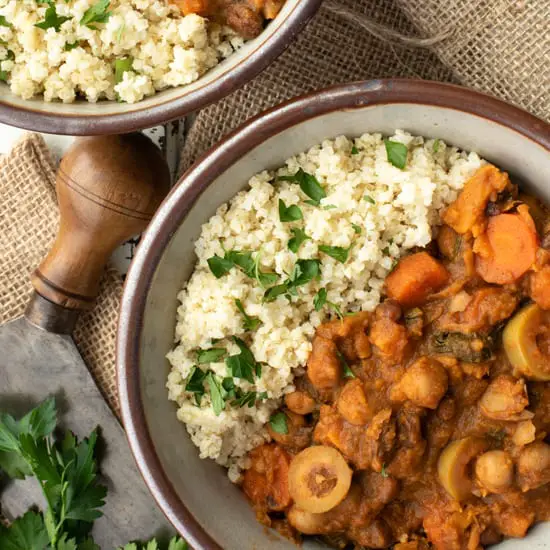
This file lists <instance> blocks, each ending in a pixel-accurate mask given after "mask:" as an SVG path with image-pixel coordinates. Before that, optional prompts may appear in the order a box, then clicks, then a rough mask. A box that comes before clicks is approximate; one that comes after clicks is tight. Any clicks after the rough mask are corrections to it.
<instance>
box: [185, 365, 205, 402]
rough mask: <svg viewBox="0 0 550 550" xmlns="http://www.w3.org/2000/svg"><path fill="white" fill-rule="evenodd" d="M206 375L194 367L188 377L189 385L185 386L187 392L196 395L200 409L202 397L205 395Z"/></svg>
mask: <svg viewBox="0 0 550 550" xmlns="http://www.w3.org/2000/svg"><path fill="white" fill-rule="evenodd" d="M205 378H206V373H205V372H204V371H202V370H201V369H200V368H199V367H197V366H194V367H193V368H192V369H191V372H190V373H189V376H188V377H187V384H186V385H185V391H188V392H191V393H194V394H195V402H196V403H197V405H198V406H199V407H200V404H201V399H202V396H203V395H204V393H205V391H204V380H205Z"/></svg>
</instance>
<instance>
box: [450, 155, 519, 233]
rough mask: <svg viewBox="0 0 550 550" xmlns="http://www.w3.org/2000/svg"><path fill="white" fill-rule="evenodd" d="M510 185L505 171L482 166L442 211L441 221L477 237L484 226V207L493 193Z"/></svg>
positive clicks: (456, 229)
mask: <svg viewBox="0 0 550 550" xmlns="http://www.w3.org/2000/svg"><path fill="white" fill-rule="evenodd" d="M508 186H511V182H510V178H509V177H508V174H507V173H506V172H501V171H500V170H499V169H498V168H496V167H495V166H493V165H492V164H488V165H486V166H482V167H481V168H479V169H478V170H477V171H476V172H475V174H474V175H473V176H472V177H471V178H470V179H469V180H468V181H467V182H466V185H464V188H463V189H462V191H461V192H460V195H459V196H458V198H457V199H456V200H455V201H454V202H453V203H452V204H451V205H450V206H449V207H448V208H447V210H445V212H443V215H442V216H441V217H442V219H443V221H444V222H445V223H446V224H447V225H450V226H451V227H452V228H453V229H454V230H455V231H456V232H457V233H460V234H464V233H467V232H468V231H471V232H472V233H473V234H474V237H477V235H479V234H480V233H482V232H483V230H484V228H485V221H486V218H485V208H486V206H487V204H488V202H489V200H490V199H491V197H492V196H493V195H494V197H495V198H496V195H497V194H498V193H500V192H501V191H504V189H506V188H507V187H508Z"/></svg>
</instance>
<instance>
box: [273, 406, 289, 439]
mask: <svg viewBox="0 0 550 550" xmlns="http://www.w3.org/2000/svg"><path fill="white" fill-rule="evenodd" d="M269 425H270V426H271V429H272V430H273V431H274V432H275V433H278V434H287V433H288V424H287V418H286V414H285V413H284V412H281V411H279V412H276V413H275V414H274V415H272V416H271V418H270V419H269Z"/></svg>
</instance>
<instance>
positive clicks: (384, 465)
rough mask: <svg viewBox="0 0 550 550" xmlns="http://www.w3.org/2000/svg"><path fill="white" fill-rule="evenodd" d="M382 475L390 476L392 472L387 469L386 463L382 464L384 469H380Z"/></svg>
mask: <svg viewBox="0 0 550 550" xmlns="http://www.w3.org/2000/svg"><path fill="white" fill-rule="evenodd" d="M380 475H381V476H382V477H390V474H388V472H387V471H386V464H385V463H384V464H382V469H381V470H380Z"/></svg>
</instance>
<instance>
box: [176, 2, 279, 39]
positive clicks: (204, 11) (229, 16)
mask: <svg viewBox="0 0 550 550" xmlns="http://www.w3.org/2000/svg"><path fill="white" fill-rule="evenodd" d="M170 2H171V3H172V4H175V5H176V6H178V8H179V9H180V11H181V12H182V13H183V14H184V15H189V14H191V13H195V14H197V15H200V16H202V17H207V18H209V19H212V20H215V21H218V22H219V23H222V24H224V25H228V26H229V27H231V28H232V29H233V30H234V31H235V32H236V33H237V34H239V35H240V36H242V37H243V38H245V39H250V38H255V37H256V36H258V35H259V34H260V33H261V32H262V30H263V28H264V25H265V23H266V22H267V21H269V20H271V19H275V17H276V16H277V14H278V13H279V12H280V11H281V8H282V7H283V6H284V3H285V0H170Z"/></svg>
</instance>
